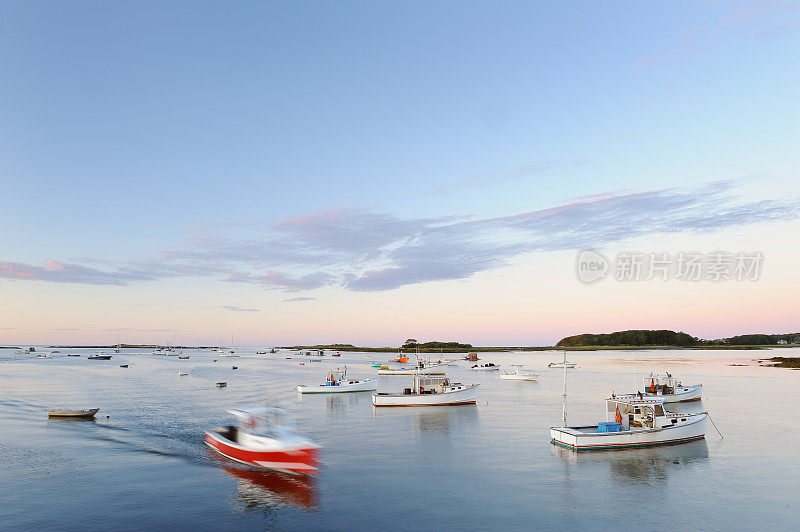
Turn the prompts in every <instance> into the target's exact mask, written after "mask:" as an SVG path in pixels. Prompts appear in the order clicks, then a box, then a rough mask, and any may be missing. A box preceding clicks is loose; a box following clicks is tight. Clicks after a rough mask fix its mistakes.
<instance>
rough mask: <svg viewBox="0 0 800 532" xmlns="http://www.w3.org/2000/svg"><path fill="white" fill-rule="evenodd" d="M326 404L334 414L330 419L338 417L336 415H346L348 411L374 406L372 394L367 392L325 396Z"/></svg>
mask: <svg viewBox="0 0 800 532" xmlns="http://www.w3.org/2000/svg"><path fill="white" fill-rule="evenodd" d="M325 404H326V405H327V408H328V412H329V413H330V414H333V415H331V416H330V417H336V415H335V414H345V413H347V411H348V410H352V409H354V408H361V407H366V405H367V404H372V394H371V393H366V392H353V393H339V394H330V395H327V396H325Z"/></svg>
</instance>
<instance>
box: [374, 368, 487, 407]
mask: <svg viewBox="0 0 800 532" xmlns="http://www.w3.org/2000/svg"><path fill="white" fill-rule="evenodd" d="M478 386H480V384H470V385H467V384H461V383H460V382H453V383H451V382H450V380H449V379H448V378H447V377H439V376H430V375H418V374H415V375H414V381H413V383H412V387H411V388H406V389H404V390H403V393H373V394H372V404H373V405H375V406H449V405H468V404H475V402H476V401H477V400H478Z"/></svg>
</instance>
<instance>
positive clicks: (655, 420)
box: [550, 397, 708, 451]
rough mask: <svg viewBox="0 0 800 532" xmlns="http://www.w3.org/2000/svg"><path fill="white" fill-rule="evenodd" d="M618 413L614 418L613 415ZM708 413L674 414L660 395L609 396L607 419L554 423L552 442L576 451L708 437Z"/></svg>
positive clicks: (632, 446)
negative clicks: (570, 424) (577, 423)
mask: <svg viewBox="0 0 800 532" xmlns="http://www.w3.org/2000/svg"><path fill="white" fill-rule="evenodd" d="M611 416H614V419H613V421H612V420H610V419H609V417H611ZM707 423H708V414H706V413H698V414H673V413H670V412H667V411H666V410H664V403H663V401H662V400H661V399H658V398H645V399H630V398H625V399H621V398H615V397H612V398H610V399H606V421H605V422H601V423H598V424H596V425H583V426H576V427H566V426H565V427H552V428H551V429H550V438H551V442H552V443H553V444H555V445H560V446H562V447H566V448H567V449H572V450H574V451H602V450H612V449H632V448H637V447H653V446H656V445H674V444H677V443H685V442H690V441H694V440H701V439H703V438H704V437H705V434H706V426H707Z"/></svg>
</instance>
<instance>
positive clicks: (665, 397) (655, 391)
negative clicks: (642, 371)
mask: <svg viewBox="0 0 800 532" xmlns="http://www.w3.org/2000/svg"><path fill="white" fill-rule="evenodd" d="M643 384H644V386H643V387H644V392H636V393H629V394H624V395H617V398H618V399H623V398H627V399H636V398H638V399H642V398H644V397H657V398H660V399H661V400H662V401H664V402H665V403H682V402H685V401H699V400H700V399H701V398H702V396H703V385H702V384H695V385H693V386H684V385H683V384H681V382H680V381H679V380H677V379H676V378H675V377H673V376H672V375H670V374H669V373H667V374H666V375H657V374H653V373H651V374H650V376H649V377H645V378H644V382H643Z"/></svg>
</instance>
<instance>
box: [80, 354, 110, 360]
mask: <svg viewBox="0 0 800 532" xmlns="http://www.w3.org/2000/svg"><path fill="white" fill-rule="evenodd" d="M86 358H88V359H89V360H111V355H104V354H102V353H101V354H99V355H89V356H88V357H86Z"/></svg>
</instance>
